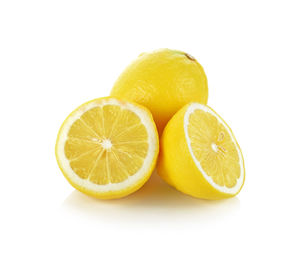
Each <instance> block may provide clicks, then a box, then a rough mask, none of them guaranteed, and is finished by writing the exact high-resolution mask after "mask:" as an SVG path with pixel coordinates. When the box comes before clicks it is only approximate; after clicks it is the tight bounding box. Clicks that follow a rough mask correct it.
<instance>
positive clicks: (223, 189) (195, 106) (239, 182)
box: [184, 103, 245, 194]
mask: <svg viewBox="0 0 300 256" xmlns="http://www.w3.org/2000/svg"><path fill="white" fill-rule="evenodd" d="M197 109H200V110H203V111H205V112H208V113H210V114H212V115H213V116H215V117H216V118H217V120H218V121H219V122H220V123H221V124H222V125H223V126H224V127H225V129H226V130H227V132H228V134H229V135H230V138H231V140H232V141H233V143H234V145H235V146H236V149H237V151H238V156H239V165H240V173H241V175H240V177H239V178H238V180H237V183H236V185H235V186H234V187H232V188H228V187H226V186H220V185H218V184H216V183H215V182H214V181H213V179H212V178H211V177H210V176H209V175H207V173H206V172H205V171H204V170H203V168H202V167H201V164H200V162H199V161H198V160H197V158H196V157H195V155H194V152H193V150H192V147H191V140H190V138H189V136H188V124H189V118H190V115H191V114H192V113H193V112H194V111H195V110H197ZM184 133H185V138H186V141H187V145H188V148H189V151H190V154H191V155H192V158H193V160H194V163H195V164H196V166H197V168H198V170H199V171H200V172H201V174H202V175H203V176H204V177H205V179H206V180H207V181H208V182H209V184H210V185H212V186H213V187H214V188H215V189H217V190H219V191H221V192H223V193H227V194H236V193H237V192H238V191H239V190H240V188H241V186H242V185H243V180H244V175H245V174H244V160H243V157H242V153H241V151H240V149H239V147H238V145H237V142H236V140H235V138H234V136H233V134H232V132H231V130H230V128H229V127H228V126H227V125H226V123H225V122H224V121H223V120H222V119H221V118H220V117H219V116H218V115H217V114H216V113H215V112H214V111H213V110H212V109H211V108H209V107H207V106H205V105H202V104H199V103H191V104H190V106H189V107H188V109H187V110H186V112H185V115H184Z"/></svg>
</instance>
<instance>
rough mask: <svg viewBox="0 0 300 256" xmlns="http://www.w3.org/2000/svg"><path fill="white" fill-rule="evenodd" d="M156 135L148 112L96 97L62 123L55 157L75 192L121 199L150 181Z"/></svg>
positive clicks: (130, 105)
mask: <svg viewBox="0 0 300 256" xmlns="http://www.w3.org/2000/svg"><path fill="white" fill-rule="evenodd" d="M158 148H159V145H158V134H157V131H156V127H155V123H154V121H153V119H152V115H151V113H150V112H149V110H147V109H146V108H144V107H142V106H139V105H137V104H136V103H130V102H126V101H123V100H119V99H116V98H110V97H108V98H100V99H96V100H92V101H89V102H87V103H85V104H83V105H82V106H80V107H79V108H77V109H75V110H74V111H73V112H72V113H71V114H70V115H69V116H68V117H67V119H66V120H65V121H64V123H63V124H62V126H61V128H60V130H59V133H58V137H57V142H56V158H57V162H58V165H59V167H60V169H61V170H62V172H63V174H64V176H65V177H66V179H67V180H68V181H69V182H70V183H71V185H73V186H74V187H75V188H76V189H78V190H79V191H81V192H83V193H86V194H88V195H91V196H95V197H98V198H103V199H110V198H120V197H124V196H126V195H128V194H130V193H132V192H134V191H136V190H138V189H139V188H140V187H141V186H142V185H143V184H144V183H145V182H146V181H147V180H148V178H149V177H150V175H151V173H152V171H153V169H154V167H155V164H156V159H157V155H158Z"/></svg>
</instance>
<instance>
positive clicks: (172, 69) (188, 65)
mask: <svg viewBox="0 0 300 256" xmlns="http://www.w3.org/2000/svg"><path fill="white" fill-rule="evenodd" d="M111 95H112V96H116V97H120V98H123V99H127V100H131V101H134V102H137V103H139V104H141V105H144V106H146V107H147V108H148V109H149V110H150V111H151V113H152V115H153V118H154V121H155V123H156V125H157V129H158V132H159V134H161V133H162V131H163V128H164V127H165V125H166V124H167V122H168V121H169V119H170V118H171V117H172V116H173V115H174V114H175V113H176V112H177V111H178V110H179V109H180V108H181V107H183V106H184V105H186V104H187V103H189V102H193V101H197V102H200V103H202V104H206V103H207V99H208V86H207V78H206V75H205V72H204V70H203V68H202V66H201V65H200V64H199V63H198V62H197V60H196V59H195V58H193V57H192V56H191V55H189V54H186V53H184V52H181V51H175V50H169V49H160V50H156V51H153V52H149V53H143V54H141V55H140V56H139V57H138V58H137V59H136V60H135V61H133V62H132V63H131V64H130V65H129V66H128V67H127V68H126V69H125V70H124V72H123V73H122V74H121V75H120V76H119V78H118V79H117V81H116V83H115V85H114V87H113V88H112V91H111Z"/></svg>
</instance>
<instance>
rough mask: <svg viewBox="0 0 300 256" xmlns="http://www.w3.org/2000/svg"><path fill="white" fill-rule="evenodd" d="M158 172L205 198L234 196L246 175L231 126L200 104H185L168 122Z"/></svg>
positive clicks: (186, 190) (175, 184)
mask: <svg viewBox="0 0 300 256" xmlns="http://www.w3.org/2000/svg"><path fill="white" fill-rule="evenodd" d="M158 171H159V174H160V175H161V176H162V178H163V179H165V180H166V181H167V182H168V183H169V184H171V185H173V186H174V187H176V188H177V189H178V190H180V191H182V192H184V193H186V194H189V195H192V196H195V197H199V198H206V199H220V198H225V197H231V196H234V195H236V194H237V193H238V192H239V191H240V190H241V188H242V186H243V183H244V178H245V171H244V160H243V156H242V152H241V150H240V147H239V145H238V143H237V141H236V139H235V137H234V135H233V133H232V131H231V129H230V128H229V126H228V125H227V124H226V123H225V121H224V120H223V119H222V118H221V117H220V116H219V115H218V114H217V113H216V112H215V111H213V110H212V109H211V108H210V107H208V106H205V105H202V104H199V103H191V104H188V105H187V106H185V107H184V108H182V109H181V110H180V111H179V112H177V113H176V114H175V115H174V116H173V118H172V119H171V120H170V121H169V123H168V125H167V126H166V128H165V130H164V133H163V136H162V138H161V154H160V160H159V163H158Z"/></svg>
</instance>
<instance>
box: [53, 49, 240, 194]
mask: <svg viewBox="0 0 300 256" xmlns="http://www.w3.org/2000/svg"><path fill="white" fill-rule="evenodd" d="M207 99H208V85H207V78H206V75H205V72H204V70H203V68H202V66H201V65H200V64H199V63H198V62H197V60H196V59H195V58H194V57H192V56H191V55H189V54H187V53H184V52H181V51H175V50H169V49H160V50H156V51H153V52H150V53H143V54H141V55H140V56H139V57H138V58H137V59H136V60H135V61H134V62H132V63H131V64H130V65H129V66H128V67H127V68H126V69H125V70H124V72H123V73H122V74H121V75H120V77H119V78H118V80H117V81H116V83H115V85H114V86H113V88H112V90H111V95H110V96H109V97H104V98H98V99H95V100H92V101H89V102H87V103H85V104H83V105H81V106H80V107H78V108H77V109H75V110H74V111H73V112H72V113H71V114H70V115H69V116H68V117H67V118H66V120H65V121H64V123H63V124H62V126H61V128H60V130H59V133H58V136H57V142H56V158H57V162H58V165H59V167H60V169H61V170H62V173H63V174H64V176H65V177H66V179H67V180H68V181H69V182H70V183H71V185H72V186H74V187H75V188H76V189H78V190H79V191H81V192H83V193H86V194H88V195H91V196H95V197H97V198H102V199H112V198H121V197H124V196H126V195H129V194H131V193H133V192H135V191H136V190H138V189H139V188H140V187H142V186H143V184H145V182H146V181H147V180H148V179H149V177H150V176H151V173H152V172H153V170H154V169H155V167H157V172H158V174H159V175H160V177H161V178H162V179H163V180H165V181H166V182H167V183H168V184H170V185H171V186H173V187H175V188H176V189H177V190H179V191H181V192H183V193H186V194H188V195H191V196H194V197H198V198H204V199H222V198H227V197H232V196H234V195H236V194H237V193H239V191H240V190H241V188H242V186H243V184H244V179H245V170H244V160H243V156H242V153H241V149H240V147H239V145H238V143H237V141H236V139H235V137H234V135H233V133H232V131H231V129H230V128H229V126H228V125H227V124H226V123H225V121H224V120H223V119H222V118H221V117H220V116H219V115H218V114H217V113H216V112H215V111H214V110H213V109H212V108H210V107H208V106H207V105H206V103H207Z"/></svg>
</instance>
